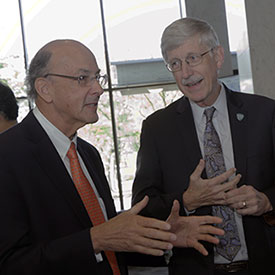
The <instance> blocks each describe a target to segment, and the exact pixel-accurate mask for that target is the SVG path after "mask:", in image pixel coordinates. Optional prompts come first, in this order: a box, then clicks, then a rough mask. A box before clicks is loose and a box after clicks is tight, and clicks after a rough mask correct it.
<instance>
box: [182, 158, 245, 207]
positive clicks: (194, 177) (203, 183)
mask: <svg viewBox="0 0 275 275" xmlns="http://www.w3.org/2000/svg"><path fill="white" fill-rule="evenodd" d="M204 167H205V162H204V160H202V159H201V160H200V162H199V164H198V166H197V167H196V169H195V170H194V172H193V173H192V174H191V176H190V182H189V186H188V188H187V190H186V191H185V192H184V193H183V203H184V207H185V208H186V209H187V210H188V211H192V210H194V209H197V208H199V207H201V206H206V205H224V204H226V199H225V194H226V192H228V191H229V190H232V189H235V188H236V186H237V183H238V182H239V181H240V178H241V175H236V176H235V177H233V179H231V180H229V178H230V177H232V176H233V175H234V173H235V172H236V169H235V168H231V169H229V170H228V171H226V172H224V173H223V174H221V175H219V176H217V177H214V178H212V179H202V178H201V174H202V171H203V169H204ZM227 180H228V182H226V181H227Z"/></svg>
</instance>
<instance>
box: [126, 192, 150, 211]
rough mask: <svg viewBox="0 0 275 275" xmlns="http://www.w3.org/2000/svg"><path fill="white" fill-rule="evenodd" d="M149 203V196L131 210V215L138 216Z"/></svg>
mask: <svg viewBox="0 0 275 275" xmlns="http://www.w3.org/2000/svg"><path fill="white" fill-rule="evenodd" d="M148 202H149V197H148V196H144V198H143V199H142V200H141V201H140V202H138V203H136V204H135V205H134V206H133V207H132V208H131V209H130V210H129V212H130V213H131V214H138V213H139V212H140V211H141V210H142V209H143V208H144V207H145V206H146V205H147V204H148Z"/></svg>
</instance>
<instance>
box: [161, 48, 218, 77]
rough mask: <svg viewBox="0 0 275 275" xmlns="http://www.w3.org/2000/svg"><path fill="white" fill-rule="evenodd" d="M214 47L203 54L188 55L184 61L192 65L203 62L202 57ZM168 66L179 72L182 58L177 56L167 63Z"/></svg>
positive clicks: (169, 68)
mask: <svg viewBox="0 0 275 275" xmlns="http://www.w3.org/2000/svg"><path fill="white" fill-rule="evenodd" d="M213 49H214V48H211V49H210V50H208V51H206V52H204V53H202V54H190V55H188V56H187V57H186V58H185V59H184V61H185V62H186V63H187V64H188V65H189V66H191V67H194V66H197V65H199V64H200V63H201V62H202V57H203V56H204V55H206V54H208V53H209V52H211V51H212V50H213ZM166 67H167V69H168V70H169V71H170V72H177V71H180V70H181V69H182V60H181V59H178V58H175V59H173V60H172V61H171V62H168V63H166Z"/></svg>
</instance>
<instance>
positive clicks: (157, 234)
mask: <svg viewBox="0 0 275 275" xmlns="http://www.w3.org/2000/svg"><path fill="white" fill-rule="evenodd" d="M140 235H142V236H144V237H146V238H149V239H155V240H160V241H168V242H173V241H175V240H176V239H177V236H176V234H174V233H171V232H167V231H162V230H158V229H154V228H143V230H142V232H140Z"/></svg>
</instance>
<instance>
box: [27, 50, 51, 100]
mask: <svg viewBox="0 0 275 275" xmlns="http://www.w3.org/2000/svg"><path fill="white" fill-rule="evenodd" d="M51 56H52V53H51V52H49V51H47V50H45V49H43V48H42V49H41V50H40V51H38V53H37V54H36V55H35V56H34V58H33V59H32V61H31V64H30V66H29V69H28V72H27V76H26V80H25V83H26V86H27V95H28V97H29V98H30V99H31V100H35V99H36V97H37V91H36V89H35V85H34V84H35V80H36V79H37V78H39V77H43V76H44V75H45V74H46V73H47V65H48V63H49V60H50V58H51Z"/></svg>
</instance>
